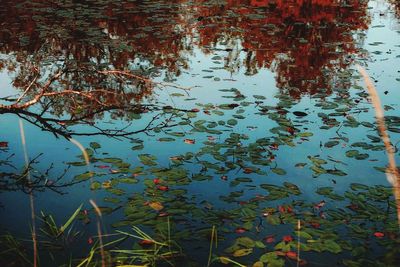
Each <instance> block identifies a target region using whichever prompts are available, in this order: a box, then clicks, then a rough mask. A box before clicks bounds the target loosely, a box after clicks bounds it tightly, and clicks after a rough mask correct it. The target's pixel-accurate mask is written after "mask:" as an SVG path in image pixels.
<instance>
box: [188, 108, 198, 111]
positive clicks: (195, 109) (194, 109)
mask: <svg viewBox="0 0 400 267" xmlns="http://www.w3.org/2000/svg"><path fill="white" fill-rule="evenodd" d="M190 111H191V112H199V111H200V109H198V108H192V110H190Z"/></svg>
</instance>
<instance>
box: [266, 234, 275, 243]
mask: <svg viewBox="0 0 400 267" xmlns="http://www.w3.org/2000/svg"><path fill="white" fill-rule="evenodd" d="M264 240H265V242H267V243H273V242H275V237H274V236H273V235H270V236H267V237H266V238H264Z"/></svg>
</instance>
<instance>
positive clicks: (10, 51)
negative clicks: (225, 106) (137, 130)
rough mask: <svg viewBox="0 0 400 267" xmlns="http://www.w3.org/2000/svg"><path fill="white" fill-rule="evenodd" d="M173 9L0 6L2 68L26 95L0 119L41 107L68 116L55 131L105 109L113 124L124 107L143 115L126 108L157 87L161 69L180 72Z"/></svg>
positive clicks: (181, 46) (179, 33)
mask: <svg viewBox="0 0 400 267" xmlns="http://www.w3.org/2000/svg"><path fill="white" fill-rule="evenodd" d="M177 2H178V3H179V1H177ZM177 7H178V5H177V4H175V3H171V2H170V1H168V5H166V4H165V3H164V5H159V3H154V4H152V3H143V2H141V1H136V2H129V3H128V2H123V3H114V2H111V1H106V2H103V3H97V2H96V5H94V4H91V3H76V2H74V1H69V2H67V3H65V2H63V3H42V2H23V1H18V2H15V1H13V2H10V1H9V3H6V4H4V5H2V7H1V8H0V14H1V16H0V17H1V20H2V25H3V30H2V31H1V32H0V40H1V48H0V52H1V53H3V54H6V55H7V56H6V57H5V58H4V59H3V60H2V61H1V62H0V69H8V70H9V71H11V72H12V73H13V75H14V77H13V86H14V87H15V88H17V89H19V90H20V92H24V91H25V93H23V97H22V98H20V99H7V100H9V101H10V102H11V103H14V105H7V107H6V108H4V106H2V107H1V106H0V107H1V108H2V112H10V111H11V112H13V111H16V110H18V111H20V110H21V109H26V108H28V107H30V106H36V107H38V106H40V109H41V110H42V111H43V112H50V113H52V114H53V115H56V116H63V115H68V116H70V117H69V118H67V119H65V120H63V121H59V120H57V121H55V123H58V124H60V125H65V124H67V123H68V122H69V121H71V122H72V123H75V122H78V121H79V120H80V119H85V120H88V121H92V119H93V118H94V117H97V118H98V117H99V116H102V112H101V111H104V110H108V111H109V110H117V111H116V112H114V113H113V115H115V116H118V117H120V116H125V115H126V114H129V112H121V110H123V109H126V108H127V107H128V108H130V109H131V111H132V112H134V113H141V112H142V111H143V109H144V108H142V107H136V108H135V107H134V108H132V106H133V105H136V104H137V103H138V101H139V100H141V99H142V98H143V97H145V96H148V95H150V94H151V92H152V90H153V88H154V86H155V85H156V86H160V84H155V83H154V82H152V78H153V77H154V76H158V75H160V70H159V68H165V69H168V72H169V73H173V74H175V75H179V73H180V69H181V68H182V67H183V68H184V67H186V63H185V60H184V59H183V53H184V50H185V49H187V47H186V46H187V44H186V43H187V42H186V41H185V40H184V39H185V36H186V35H185V33H184V32H183V29H182V28H179V27H178V26H177V25H181V24H182V18H181V17H180V16H179V12H177ZM109 70H119V71H120V72H118V73H110V72H109ZM38 95H41V97H39V98H37V96H38ZM42 111H40V113H39V114H41V115H43V114H44V113H42ZM25 115H26V116H32V115H33V114H28V113H25ZM35 120H37V118H35ZM44 123H46V122H44ZM47 126H48V125H46V126H45V128H47Z"/></svg>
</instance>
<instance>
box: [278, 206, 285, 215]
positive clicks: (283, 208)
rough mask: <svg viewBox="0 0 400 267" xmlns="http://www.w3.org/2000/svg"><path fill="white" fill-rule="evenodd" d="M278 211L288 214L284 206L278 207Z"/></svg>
mask: <svg viewBox="0 0 400 267" xmlns="http://www.w3.org/2000/svg"><path fill="white" fill-rule="evenodd" d="M278 210H279V212H280V213H285V212H286V209H285V207H283V206H278Z"/></svg>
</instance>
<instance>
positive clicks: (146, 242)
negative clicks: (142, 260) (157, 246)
mask: <svg viewBox="0 0 400 267" xmlns="http://www.w3.org/2000/svg"><path fill="white" fill-rule="evenodd" d="M152 244H154V242H153V241H152V240H148V239H144V240H141V241H139V245H141V246H149V245H152Z"/></svg>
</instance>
